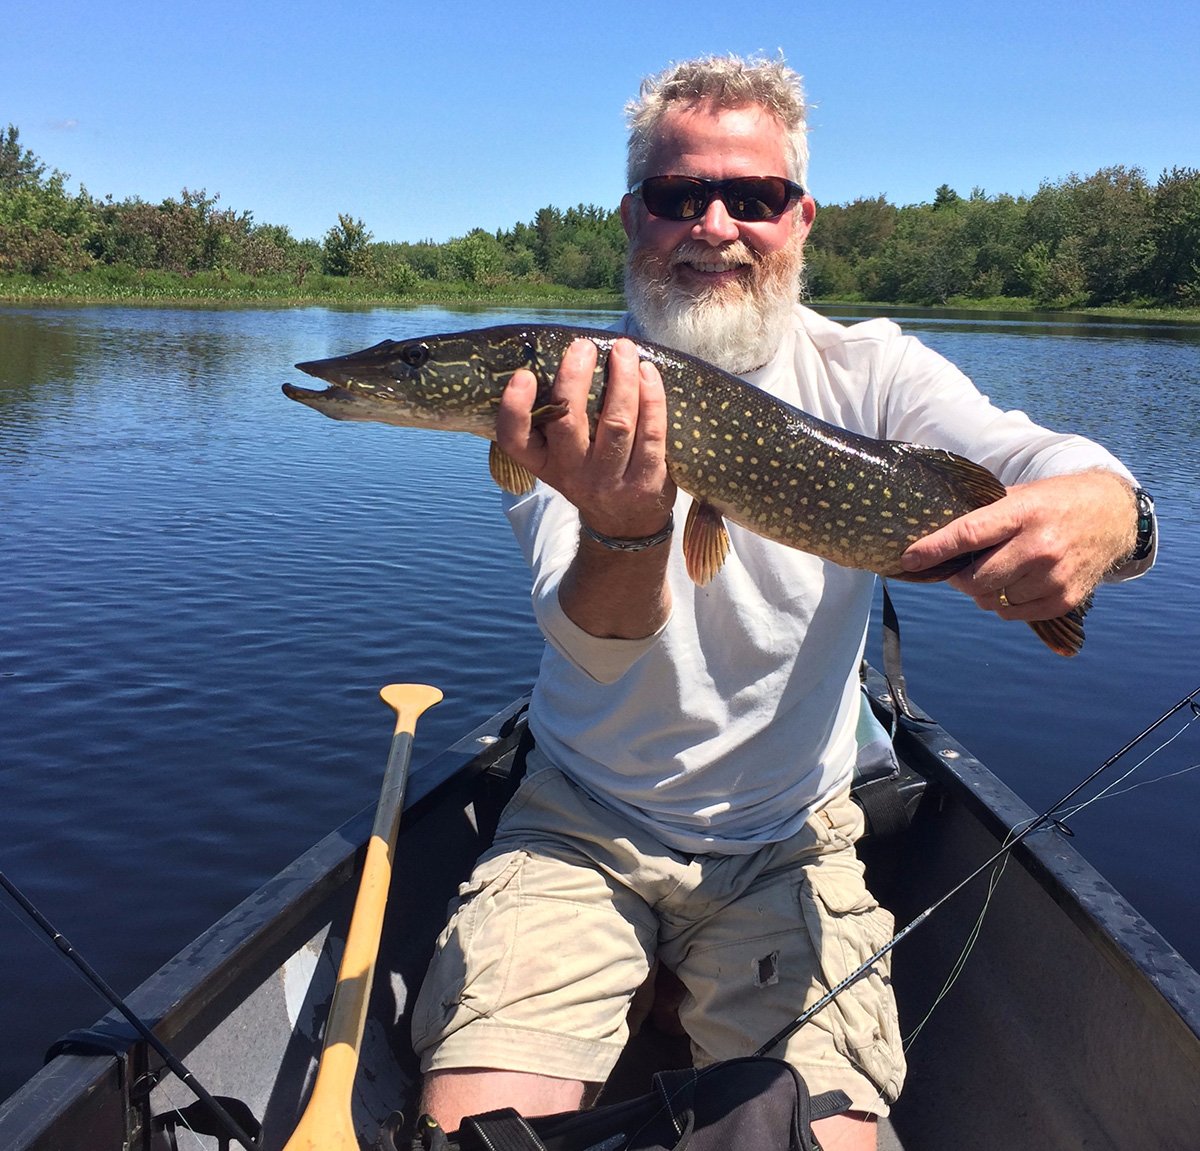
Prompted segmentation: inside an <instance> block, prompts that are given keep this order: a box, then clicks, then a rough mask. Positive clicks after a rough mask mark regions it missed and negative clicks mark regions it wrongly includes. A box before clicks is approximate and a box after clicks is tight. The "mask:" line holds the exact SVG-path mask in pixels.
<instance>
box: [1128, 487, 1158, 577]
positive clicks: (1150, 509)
mask: <svg viewBox="0 0 1200 1151" xmlns="http://www.w3.org/2000/svg"><path fill="white" fill-rule="evenodd" d="M1133 502H1134V503H1135V504H1136V505H1137V542H1136V543H1134V545H1133V551H1132V552H1130V553H1129V558H1128V559H1127V560H1126V561H1125V562H1126V563H1136V562H1137V561H1138V560H1144V559H1145V558H1146V557H1147V556H1148V555H1149V554H1150V553H1151V552H1152V551H1153V550H1154V532H1155V521H1154V500H1153V499H1151V497H1150V493H1149V492H1148V491H1146V489H1145V488H1134V491H1133Z"/></svg>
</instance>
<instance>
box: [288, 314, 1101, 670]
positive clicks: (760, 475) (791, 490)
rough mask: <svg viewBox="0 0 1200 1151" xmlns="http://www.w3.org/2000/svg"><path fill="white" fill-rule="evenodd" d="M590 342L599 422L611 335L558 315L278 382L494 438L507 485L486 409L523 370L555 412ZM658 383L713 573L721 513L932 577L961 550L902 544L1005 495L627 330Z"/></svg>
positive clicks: (342, 407) (694, 555)
mask: <svg viewBox="0 0 1200 1151" xmlns="http://www.w3.org/2000/svg"><path fill="white" fill-rule="evenodd" d="M581 336H582V337H585V338H587V339H589V340H591V341H592V342H593V343H595V344H596V346H597V347H598V348H599V350H600V353H601V354H600V356H599V357H598V360H597V364H596V371H595V374H594V378H593V381H592V387H591V390H590V392H589V396H588V412H589V415H590V416H591V419H592V426H593V428H594V427H595V418H596V414H597V413H598V412H599V410H600V406H601V404H602V402H603V393H604V373H605V365H606V358H607V353H608V351H609V350H610V349H611V347H612V345H613V343H614V342H615V341H616V340H617V339H619V338H620V337H619V335H617V334H615V333H611V332H602V331H597V330H595V329H590V328H574V327H567V326H562V325H557V324H526V325H506V326H502V327H494V328H480V329H477V330H473V331H465V332H452V333H447V334H445V335H434V336H424V337H416V338H413V339H408V340H383V341H382V342H381V343H378V344H375V345H374V346H373V347H370V348H365V349H363V350H362V351H359V352H351V353H349V354H348V355H344V356H335V357H333V358H331V359H327V360H311V361H309V362H307V363H302V364H297V365H296V367H297V368H299V369H300V370H301V371H303V372H306V373H308V374H309V375H310V376H315V377H317V378H318V379H321V380H324V381H326V382H327V383H328V384H329V385H330V387H328V388H326V389H325V390H324V391H320V392H317V391H312V390H311V389H308V388H298V387H295V386H294V385H292V384H284V385H283V392H284V395H286V396H287V397H288V398H289V399H293V400H297V401H299V402H300V403H302V404H306V405H308V407H310V408H315V409H316V410H317V411H318V412H321V413H323V414H324V415H326V416H329V417H331V418H332V419H337V420H366V421H373V422H377V423H384V424H396V425H399V426H401V427H415V428H432V429H437V430H440V431H454V432H471V433H473V434H474V435H477V436H482V437H484V438H485V439H489V440H491V441H492V444H491V452H490V457H489V460H490V467H491V473H492V476H493V478H494V479H495V480H496V482H497V483H498V484H499V485H500V486H501V487H503V488H504V489H505V490H507V491H510V492H514V493H521V492H526V491H529V490H531V489H532V487H533V484H534V478H533V476H532V475H530V474H529V472H527V471H526V470H525V469H524V468H522V467H521V466H520V465H518V464H517V463H516V461H514V460H512V459H510V458H509V457H508V456H506V455H505V454H504V453H503V452H502V451H501V450H500V448H499V447H498V446H497V444H496V442H495V436H496V411H497V408H498V407H499V404H500V397H501V394H502V393H503V391H504V387H505V385H506V384H507V383H508V380H509V378H510V377H511V376H512V374H513V372H515V371H516V370H517V369H518V368H527V369H529V370H530V371H531V372H533V374H534V375H535V376H536V377H537V381H538V391H537V398H536V400H535V402H534V409H533V420H534V423H535V425H536V424H544V423H547V422H548V421H550V420H554V419H558V418H561V417H562V416H563V415H565V414H566V411H567V408H566V406H565V405H564V404H562V403H559V402H556V401H555V400H554V399H553V397H552V394H551V388H552V385H553V383H554V377H555V374H556V373H557V371H558V366H559V364H560V363H561V361H562V358H563V354H564V353H565V352H566V350H567V347H568V346H569V345H570V343H571V342H572V340H574V339H576V338H578V337H581ZM635 343H636V344H637V346H638V350H639V354H640V355H641V357H642V358H643V359H646V360H649V361H651V362H652V363H653V364H654V365H655V366H656V367H657V368H658V371H659V373H660V375H661V376H662V380H663V385H664V387H665V389H666V396H667V410H668V435H667V442H666V455H667V467H668V469H669V471H670V473H671V478H672V479H673V480H674V481H675V483H676V484H677V485H678V486H679V487H680V488H682V489H683V490H684V491H686V492H688V493H690V494H691V496H692V497H693V503H692V507H691V510H690V512H689V513H688V518H687V523H686V525H685V527H684V532H683V551H684V556H685V559H686V561H687V569H688V573H689V575H690V576H691V577H692V579H693V580H695V581H696V583H698V584H701V585H703V584H706V583H708V582H709V581H710V580H711V579H712V578H713V577H714V576H715V575H716V574H717V572H718V571H719V570H720V567H721V565H722V564H723V563H724V560H725V556H726V554H727V552H728V549H729V536H728V533H727V531H726V529H725V523H724V521H725V520H729V521H731V522H733V523H736V524H740V525H741V526H742V527H744V528H748V529H749V530H750V531H753V532H756V533H758V534H759V535H761V536H765V537H766V538H767V539H771V540H775V541H776V542H778V543H781V544H786V545H787V546H789V547H793V548H798V549H800V550H801V551H805V552H810V553H812V554H813V555H817V556H820V557H821V558H823V559H827V560H832V561H833V562H834V563H837V564H841V565H843V566H845V567H850V568H862V569H865V570H867V571H872V572H876V573H877V574H879V575H881V576H887V577H891V578H893V579H900V580H909V581H913V582H918V583H927V582H933V581H937V580H943V579H946V578H947V577H948V576H951V575H953V574H954V573H955V572H957V571H960V570H961V569H963V568H964V567H966V566H967V565H968V564H970V563H971V561H972V558H973V557H972V556H971V555H961V556H956V557H955V558H954V559H952V560H949V561H947V562H946V563H943V564H939V565H938V566H937V567H933V568H929V569H927V570H925V571H921V572H908V571H905V570H904V569H903V568H902V567H901V566H900V556H901V555H902V554H903V553H904V551H905V550H906V549H907V548H908V546H909V545H910V544H912V543H914V542H915V541H916V540H918V539H920V538H921V537H923V536H926V535H928V534H929V533H930V532H933V531H935V530H937V529H938V528H940V527H943V526H944V525H946V524H948V523H949V522H950V521H951V520H954V519H957V518H958V517H959V516H961V515H963V514H965V513H966V512H969V511H972V510H974V509H975V508H979V507H983V506H985V505H986V504H990V503H993V502H994V501H995V500H998V499H1000V497H1001V496H1003V495H1004V494H1005V487H1004V485H1003V484H1002V483H1001V482H1000V481H999V480H998V479H997V478H996V477H995V476H994V475H993V474H992V473H991V472H990V471H988V470H987V469H986V468H984V467H982V466H980V465H979V464H976V463H974V462H972V461H971V460H968V459H966V458H964V457H963V456H959V455H956V454H954V453H953V452H949V451H946V450H944V449H942V448H931V447H923V446H920V445H917V444H910V443H903V442H900V441H896V440H878V439H872V438H871V437H869V436H863V435H858V434H856V433H854V432H850V431H846V430H844V429H842V428H838V427H835V426H834V425H833V424H829V423H826V422H825V421H823V420H819V419H817V418H815V417H814V416H811V415H809V414H808V413H807V412H804V411H802V410H801V409H799V408H797V407H795V406H793V405H791V404H788V403H785V402H784V401H782V400H779V399H776V398H775V397H774V396H771V395H769V394H768V393H766V392H764V391H762V390H761V389H759V388H756V387H754V386H753V385H751V384H748V383H747V382H746V381H745V380H742V379H739V378H738V377H737V376H734V375H731V374H730V373H728V372H725V371H722V370H721V369H720V368H717V367H714V366H713V365H712V364H708V363H706V362H704V361H703V360H700V359H697V358H696V357H694V356H689V355H686V354H684V353H682V352H677V351H673V350H672V349H670V348H666V347H663V346H661V345H658V344H654V343H651V342H649V341H647V340H637V341H635ZM1084 611H1086V605H1081V607H1078V608H1076V609H1074V610H1073V611H1071V612H1070V613H1068V614H1067V615H1065V616H1061V617H1059V618H1058V619H1054V620H1045V621H1037V622H1033V623H1031V624H1030V627H1032V628H1033V630H1034V631H1035V632H1036V633H1037V634H1038V636H1039V637H1040V638H1041V639H1042V640H1043V641H1044V642H1045V643H1046V644H1047V645H1048V646H1049V647H1051V648H1053V650H1054V651H1056V652H1058V653H1059V654H1060V655H1074V654H1075V653H1076V652H1078V651H1079V649H1080V647H1081V646H1082V644H1083V613H1084Z"/></svg>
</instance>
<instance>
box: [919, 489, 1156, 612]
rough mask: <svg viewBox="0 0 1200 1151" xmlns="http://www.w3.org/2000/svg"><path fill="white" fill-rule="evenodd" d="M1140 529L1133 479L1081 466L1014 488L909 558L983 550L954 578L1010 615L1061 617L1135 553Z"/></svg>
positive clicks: (926, 560) (934, 560) (924, 560)
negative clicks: (1073, 471)
mask: <svg viewBox="0 0 1200 1151" xmlns="http://www.w3.org/2000/svg"><path fill="white" fill-rule="evenodd" d="M1136 534H1137V526H1136V508H1135V506H1134V501H1133V489H1132V488H1131V487H1130V486H1129V484H1128V483H1126V481H1125V480H1124V479H1122V478H1121V477H1120V476H1118V475H1116V474H1115V473H1113V472H1107V471H1091V472H1080V473H1078V474H1076V475H1070V476H1054V477H1051V478H1050V479H1044V480H1036V481H1034V482H1033V483H1028V484H1019V485H1017V486H1015V487H1012V488H1009V490H1008V495H1006V496H1005V497H1004V498H1003V499H1000V500H997V501H996V502H995V503H993V504H988V505H987V506H986V507H982V508H977V509H976V510H975V511H973V512H968V513H967V514H966V515H965V516H961V517H960V518H959V519H956V520H954V521H953V523H949V524H947V525H946V526H945V527H944V528H940V529H939V530H938V531H936V532H933V533H932V534H931V535H928V536H926V537H925V538H924V539H922V540H918V541H917V542H916V543H915V544H913V545H912V546H911V547H910V548H909V549H908V551H906V552H905V553H904V556H903V558H902V560H901V562H902V564H903V565H904V567H905V569H906V570H908V571H921V570H923V569H924V568H928V567H932V566H934V565H935V564H938V563H942V562H944V561H946V560H948V559H951V558H952V557H954V556H956V555H962V554H964V553H968V552H978V553H981V554H980V555H979V558H978V559H977V560H976V561H975V563H973V564H971V565H970V566H969V567H967V568H964V569H963V570H962V571H961V572H959V573H958V574H957V575H955V576H951V577H950V579H949V580H947V583H949V584H951V585H952V586H953V587H956V588H958V590H959V591H962V592H965V593H966V594H967V595H969V596H970V597H971V598H972V599H974V600H975V602H976V603H977V604H978V605H979V606H980V607H981V608H982V609H983V610H984V611H994V612H996V614H997V615H999V616H1001V617H1002V618H1004V619H1018V620H1027V621H1028V620H1044V619H1055V618H1057V617H1058V616H1061V615H1064V614H1066V612H1068V611H1070V610H1071V609H1072V608H1073V607H1076V606H1077V605H1079V604H1081V603H1082V602H1083V601H1084V600H1085V599H1086V598H1087V597H1088V595H1090V594H1091V592H1092V590H1093V589H1094V588H1095V587H1096V585H1097V584H1098V583H1099V582H1100V580H1101V579H1102V578H1103V576H1104V575H1105V573H1106V572H1108V571H1110V570H1112V568H1113V567H1114V566H1115V565H1116V564H1118V563H1120V561H1121V560H1122V559H1123V558H1124V557H1125V556H1127V555H1129V553H1130V552H1131V551H1132V550H1133V545H1134V540H1135V538H1136ZM1006 601H1007V602H1006Z"/></svg>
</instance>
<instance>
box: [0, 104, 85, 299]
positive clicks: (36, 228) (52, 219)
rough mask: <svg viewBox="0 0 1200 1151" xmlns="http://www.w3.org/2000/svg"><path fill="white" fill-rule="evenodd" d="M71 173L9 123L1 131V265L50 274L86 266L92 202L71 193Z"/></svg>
mask: <svg viewBox="0 0 1200 1151" xmlns="http://www.w3.org/2000/svg"><path fill="white" fill-rule="evenodd" d="M66 182H67V176H66V175H65V174H64V173H63V172H59V171H57V170H55V171H52V172H50V173H49V175H47V170H46V165H45V164H43V163H42V162H41V160H39V159H38V157H37V156H35V155H34V154H33V152H32V151H30V150H29V149H28V148H23V147H22V146H21V141H20V133H19V131H18V129H17V128H16V126H15V125H13V124H9V125H8V128H7V129H6V130H5V132H4V133H3V134H2V135H0V271H9V272H25V273H28V274H31V275H35V276H48V275H53V274H55V273H57V272H74V271H78V270H80V269H82V268H85V267H87V265H88V264H89V262H90V258H89V255H88V252H87V248H86V244H87V240H88V236H89V234H90V232H91V230H92V212H91V209H92V202H91V197H90V196H89V195H88V194H87V192H86V190H84V189H82V188H81V189H80V190H79V193H78V194H77V195H74V196H72V195H71V194H70V193H69V192H68V191H67V190H66Z"/></svg>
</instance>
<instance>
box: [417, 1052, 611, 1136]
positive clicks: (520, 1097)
mask: <svg viewBox="0 0 1200 1151" xmlns="http://www.w3.org/2000/svg"><path fill="white" fill-rule="evenodd" d="M594 1086H596V1085H595V1084H587V1083H581V1082H580V1081H579V1080H578V1079H555V1078H553V1077H552V1076H550V1075H535V1074H533V1073H532V1072H528V1071H493V1070H490V1069H488V1068H484V1067H463V1068H447V1069H446V1070H443V1071H431V1072H430V1073H429V1074H428V1075H426V1076H425V1085H424V1088H423V1090H422V1092H421V1110H422V1111H423V1112H424V1113H425V1114H426V1115H432V1116H433V1118H434V1119H436V1120H437V1121H438V1123H439V1124H440V1125H441V1127H442V1129H443V1130H444V1131H457V1130H458V1127H459V1125H460V1124H461V1122H462V1120H463V1116H465V1115H478V1114H480V1113H481V1112H484V1111H494V1110H496V1109H497V1108H498V1107H515V1108H516V1109H517V1110H518V1111H519V1112H520V1113H521V1114H522V1115H553V1114H555V1113H556V1112H559V1111H576V1110H578V1109H579V1108H580V1107H581V1106H583V1100H584V1094H585V1092H586V1091H587V1088H588V1087H594ZM587 1093H588V1094H589V1095H594V1092H587Z"/></svg>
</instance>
